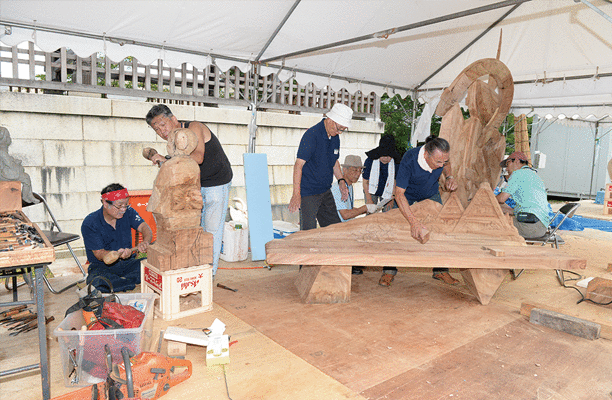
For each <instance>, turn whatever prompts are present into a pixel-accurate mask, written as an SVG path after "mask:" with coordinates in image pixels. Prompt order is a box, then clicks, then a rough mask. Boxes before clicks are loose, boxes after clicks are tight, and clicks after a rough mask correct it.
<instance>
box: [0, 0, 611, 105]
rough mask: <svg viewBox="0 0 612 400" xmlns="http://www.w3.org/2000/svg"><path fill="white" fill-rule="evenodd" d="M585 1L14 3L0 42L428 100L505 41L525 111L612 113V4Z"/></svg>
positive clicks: (5, 11)
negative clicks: (258, 72) (257, 69)
mask: <svg viewBox="0 0 612 400" xmlns="http://www.w3.org/2000/svg"><path fill="white" fill-rule="evenodd" d="M582 1H583V3H584V4H583V3H581V2H576V1H574V0H531V1H530V0H505V1H501V0H498V1H484V0H436V1H425V0H378V1H376V0H374V1H372V0H370V1H366V0H301V1H300V0H197V1H182V0H174V1H146V2H145V1H126V0H123V1H78V2H75V1H56V0H28V1H19V0H13V1H2V2H0V41H2V42H3V43H4V44H6V45H11V46H12V45H16V44H19V43H22V42H24V41H34V42H35V44H36V45H37V46H38V47H39V48H41V49H42V50H45V51H53V50H55V49H57V48H59V47H68V48H70V49H72V50H73V51H74V52H75V53H76V54H78V55H79V56H81V57H86V56H89V55H90V54H92V53H94V52H99V53H103V54H106V55H107V56H108V57H109V58H110V59H111V60H114V61H115V60H121V59H123V58H125V57H126V56H134V57H136V58H137V59H138V60H139V61H140V62H141V63H145V64H149V63H154V62H156V60H157V59H160V58H161V59H163V60H164V62H165V63H166V64H167V65H169V66H172V67H177V66H179V65H180V64H181V63H184V62H188V63H190V64H192V65H194V66H195V67H197V68H203V67H206V66H207V65H209V64H211V63H213V62H214V63H216V65H217V66H219V67H220V68H221V69H223V70H226V69H227V68H229V67H230V66H232V65H237V66H238V67H239V68H241V69H243V70H246V69H248V68H250V64H251V63H252V62H257V61H259V62H262V64H261V67H262V72H263V73H264V74H267V73H270V72H275V71H278V69H279V68H280V67H281V66H282V67H283V73H284V74H285V75H284V76H285V77H286V76H289V75H288V74H291V73H295V77H296V79H297V80H298V81H299V82H300V83H301V84H304V83H306V82H313V83H315V85H317V86H318V87H323V86H330V87H331V88H332V89H334V90H338V89H340V88H341V87H345V88H347V89H348V90H349V91H352V92H353V91H356V90H362V91H364V92H370V91H375V92H376V93H378V94H379V95H380V94H382V93H384V92H389V93H393V92H395V93H400V94H402V95H406V94H408V93H411V92H412V91H413V90H415V89H418V90H419V91H425V93H423V96H424V97H428V96H431V95H432V93H434V92H437V91H439V90H440V89H441V88H444V87H446V86H448V85H449V84H450V83H451V82H452V80H453V79H454V78H455V77H456V76H457V75H458V74H459V72H461V70H462V69H463V68H465V67H466V66H467V65H469V64H471V63H472V62H473V61H476V60H478V59H481V58H487V57H495V56H496V54H497V49H498V44H499V40H500V32H503V34H502V42H501V49H500V50H501V54H500V59H501V61H503V62H504V63H505V64H506V65H507V66H508V67H509V69H510V71H511V72H512V75H513V78H514V80H515V82H516V88H515V100H514V103H513V109H514V111H515V112H526V113H527V112H537V113H539V114H542V113H544V114H546V113H563V114H565V115H568V116H572V115H581V116H582V117H586V116H588V115H589V114H594V115H596V116H603V115H606V114H612V98H611V96H612V22H610V21H609V18H606V15H605V14H607V15H608V16H612V4H611V3H610V2H609V1H608V0H588V1H587V0H582ZM590 6H592V7H590ZM593 8H596V9H593ZM597 11H600V12H601V13H604V15H601V14H599V13H598V12H597ZM387 35H388V36H387ZM355 38H362V39H363V40H356V39H355ZM338 42H340V45H338V46H333V47H328V45H330V44H333V43H338ZM309 49H310V50H313V49H314V51H306V52H304V51H305V50H309ZM316 49H318V50H316ZM461 50H464V51H461ZM295 53H297V54H295ZM292 54H293V55H292ZM282 78H283V76H281V79H282Z"/></svg>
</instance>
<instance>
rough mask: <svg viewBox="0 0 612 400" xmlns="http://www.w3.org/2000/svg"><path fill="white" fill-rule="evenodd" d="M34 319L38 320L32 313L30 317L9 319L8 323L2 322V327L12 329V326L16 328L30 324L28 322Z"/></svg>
mask: <svg viewBox="0 0 612 400" xmlns="http://www.w3.org/2000/svg"><path fill="white" fill-rule="evenodd" d="M32 319H36V314H34V313H32V314H28V315H26V316H23V317H20V318H14V319H7V320H6V321H2V325H4V326H6V327H10V326H14V325H19V324H23V323H25V322H28V321H30V320H32Z"/></svg>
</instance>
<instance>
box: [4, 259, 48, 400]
mask: <svg viewBox="0 0 612 400" xmlns="http://www.w3.org/2000/svg"><path fill="white" fill-rule="evenodd" d="M49 264H51V263H50V262H47V263H42V264H32V265H21V266H14V267H0V279H2V278H9V279H10V278H11V277H13V276H18V275H22V274H23V273H27V274H29V275H30V282H32V285H33V289H34V292H33V294H32V297H31V299H30V300H21V301H20V300H18V298H17V289H16V288H14V291H13V301H11V302H5V303H0V308H2V307H14V306H18V305H21V304H36V315H37V317H36V322H37V326H38V350H39V355H40V362H39V363H38V364H31V365H27V366H23V367H19V368H13V369H10V370H6V371H0V378H2V377H5V376H9V375H14V374H18V373H22V372H25V371H30V370H34V369H37V368H40V374H41V380H42V398H43V399H44V400H48V399H49V398H51V391H50V389H49V360H48V358H47V330H46V325H45V302H44V295H45V293H44V282H43V278H42V277H43V275H44V273H45V267H46V266H47V265H49Z"/></svg>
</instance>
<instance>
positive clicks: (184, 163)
mask: <svg viewBox="0 0 612 400" xmlns="http://www.w3.org/2000/svg"><path fill="white" fill-rule="evenodd" d="M197 141H198V139H197V137H196V135H195V134H194V133H193V132H192V131H190V130H189V129H176V130H174V131H173V132H172V133H171V134H170V136H169V137H168V143H167V150H168V155H170V156H171V158H170V159H169V160H168V161H166V162H165V163H163V164H162V165H161V167H160V169H159V173H158V174H157V178H156V179H155V183H154V184H153V193H152V194H151V199H150V200H149V204H148V205H147V211H150V212H151V213H153V216H154V217H155V223H156V225H157V240H156V242H155V243H154V244H153V245H151V246H149V250H148V251H147V258H148V262H149V264H151V265H153V266H154V267H156V268H158V269H159V270H160V271H168V270H174V269H180V268H186V267H193V266H197V265H203V264H209V263H211V262H212V235H211V234H210V233H206V232H204V230H203V229H202V227H201V226H200V218H201V213H202V194H201V192H200V168H199V167H198V164H197V163H196V162H195V161H194V160H193V159H191V157H189V154H191V152H192V151H193V150H194V149H195V148H196V146H197ZM145 151H147V149H145ZM143 153H144V152H143Z"/></svg>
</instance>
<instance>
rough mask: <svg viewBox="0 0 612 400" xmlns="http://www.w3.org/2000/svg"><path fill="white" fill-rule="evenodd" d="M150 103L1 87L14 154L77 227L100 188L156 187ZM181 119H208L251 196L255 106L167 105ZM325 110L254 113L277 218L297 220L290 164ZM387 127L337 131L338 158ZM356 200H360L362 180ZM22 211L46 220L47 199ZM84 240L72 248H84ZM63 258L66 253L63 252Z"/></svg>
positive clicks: (0, 104)
mask: <svg viewBox="0 0 612 400" xmlns="http://www.w3.org/2000/svg"><path fill="white" fill-rule="evenodd" d="M152 105H153V103H146V102H143V101H142V100H134V101H130V100H124V99H121V100H119V99H102V98H92V97H77V96H60V95H42V94H30V93H15V92H1V93H0V125H1V126H4V127H5V128H7V129H8V130H9V132H10V134H11V138H12V144H11V146H10V147H9V153H10V154H11V155H12V156H13V157H15V158H17V159H20V160H21V161H22V164H23V166H24V167H25V170H26V172H27V173H28V174H29V175H30V178H31V180H32V187H33V189H34V191H35V192H37V193H40V194H41V195H43V196H44V197H45V198H46V199H47V202H48V203H49V206H50V208H51V210H52V211H53V213H54V215H55V217H56V218H57V220H58V222H59V224H60V226H61V227H62V230H64V231H66V232H71V233H79V234H80V230H81V223H82V221H83V218H84V217H85V216H87V214H89V213H90V212H92V211H94V210H96V209H97V208H99V207H100V190H101V189H102V188H103V187H104V186H106V185H108V184H110V183H113V182H118V183H121V184H122V185H124V186H126V187H127V188H128V189H129V190H148V189H151V188H152V187H153V181H154V180H155V177H156V175H157V167H155V166H152V165H151V163H150V162H149V161H148V160H146V159H144V158H143V157H142V149H143V148H145V147H153V148H155V149H156V150H157V151H158V152H159V153H161V154H166V149H165V147H166V143H165V141H163V140H162V139H160V138H158V137H157V135H156V134H155V132H154V131H153V130H152V129H151V128H150V127H149V126H148V125H147V124H146V122H145V120H144V117H145V115H146V114H147V112H148V111H149V109H150V108H151V106H152ZM169 107H170V109H171V110H172V112H173V113H174V114H175V115H176V116H177V118H178V119H179V120H187V121H192V120H197V121H201V122H204V123H206V124H207V125H208V127H209V128H210V129H211V130H212V131H213V133H215V135H217V136H218V138H219V140H220V142H221V144H222V145H223V148H224V150H225V152H226V154H227V156H228V158H229V160H230V162H231V164H232V169H233V172H234V179H233V181H232V189H231V192H230V205H231V204H232V203H233V202H232V200H231V199H232V198H233V197H239V198H242V199H243V200H245V201H246V190H245V186H244V164H243V154H244V153H245V152H247V150H248V143H249V131H248V124H249V122H250V120H251V112H250V111H248V110H245V109H232V108H213V107H194V106H184V105H169ZM321 117H322V114H321V115H294V114H286V113H277V112H262V111H259V112H258V113H257V126H258V129H257V137H256V142H255V143H256V146H255V151H256V152H257V153H266V154H267V156H268V157H267V158H268V171H269V175H268V180H269V183H270V197H271V203H272V215H273V219H280V220H284V221H289V222H297V221H298V215H297V213H289V212H288V207H287V206H288V204H289V200H290V199H291V194H292V182H293V164H294V163H295V156H296V153H297V148H298V145H299V142H300V139H301V136H302V134H303V133H304V131H305V130H306V129H308V128H309V127H311V126H312V125H314V124H316V123H317V122H319V121H320V120H321ZM383 131H384V125H383V124H382V123H381V122H374V121H353V127H352V129H351V131H349V132H344V133H343V134H342V135H341V137H340V142H341V146H340V160H341V161H342V160H343V159H344V157H345V156H346V155H348V154H356V155H360V156H361V157H362V159H363V160H365V152H366V151H368V150H370V149H372V148H374V147H376V146H377V145H378V140H379V138H380V134H381V133H382V132H383ZM355 189H356V190H355V198H356V200H357V203H358V204H359V202H363V192H362V190H361V181H360V182H359V183H358V184H357V185H356V188H355ZM24 212H25V213H26V214H27V215H28V217H29V218H30V219H31V220H33V221H34V222H37V223H39V224H40V225H42V226H48V224H49V221H50V219H49V218H48V217H47V216H46V215H45V213H44V210H43V207H42V205H36V206H31V207H28V208H26V209H24ZM82 247H83V243H82V241H78V242H75V243H73V248H77V249H79V248H82ZM59 250H60V248H58V254H57V256H58V257H61V256H62V254H61V252H59Z"/></svg>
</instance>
